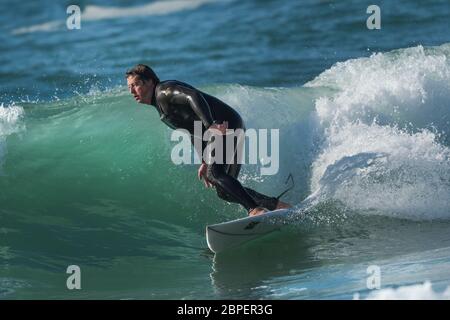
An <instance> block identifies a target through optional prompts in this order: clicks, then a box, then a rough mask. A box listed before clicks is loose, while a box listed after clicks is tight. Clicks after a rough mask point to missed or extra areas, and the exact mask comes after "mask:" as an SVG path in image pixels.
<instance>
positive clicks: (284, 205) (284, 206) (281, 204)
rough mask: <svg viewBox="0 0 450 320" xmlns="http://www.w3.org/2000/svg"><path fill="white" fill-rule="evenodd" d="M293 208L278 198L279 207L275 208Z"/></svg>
mask: <svg viewBox="0 0 450 320" xmlns="http://www.w3.org/2000/svg"><path fill="white" fill-rule="evenodd" d="M289 208H292V206H291V205H290V204H289V203H286V202H283V201H281V200H278V204H277V207H276V208H275V210H278V209H289Z"/></svg>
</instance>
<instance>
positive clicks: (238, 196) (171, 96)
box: [152, 80, 278, 211]
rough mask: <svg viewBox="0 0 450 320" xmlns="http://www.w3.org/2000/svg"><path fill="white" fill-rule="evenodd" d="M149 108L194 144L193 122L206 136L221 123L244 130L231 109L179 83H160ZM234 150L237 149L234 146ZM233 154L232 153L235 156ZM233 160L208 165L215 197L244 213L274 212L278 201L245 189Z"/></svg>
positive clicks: (237, 165) (229, 127) (208, 176)
mask: <svg viewBox="0 0 450 320" xmlns="http://www.w3.org/2000/svg"><path fill="white" fill-rule="evenodd" d="M152 105H154V106H155V107H156V109H157V110H158V112H159V114H160V117H161V120H162V121H163V122H164V123H165V124H167V125H168V126H169V127H171V128H173V129H186V130H187V131H189V133H190V134H191V140H192V142H193V143H194V140H195V139H198V137H194V121H201V122H202V132H205V131H206V130H207V129H208V128H209V127H210V126H211V125H212V124H213V123H223V122H224V121H227V122H228V129H244V130H245V127H244V122H243V120H242V118H241V117H240V115H239V114H238V113H237V112H236V111H235V110H234V109H233V108H231V107H230V106H228V105H227V104H225V103H224V102H222V101H220V100H219V99H217V98H215V97H213V96H210V95H208V94H206V93H204V92H201V91H199V90H197V89H195V88H194V87H192V86H190V85H188V84H186V83H183V82H180V81H175V80H168V81H163V82H159V83H158V84H157V85H156V88H155V92H154V94H153V100H152ZM200 139H201V137H200ZM206 145H207V142H205V141H203V140H202V150H201V151H202V153H200V155H202V154H203V149H204V148H205V147H206ZM223 145H224V146H225V145H226V144H225V143H224V144H223ZM236 147H238V145H237V144H236V145H235V148H236ZM224 149H225V148H224ZM224 154H225V150H224ZM236 154H237V153H236V149H235V150H234V156H236ZM227 156H228V155H227ZM234 159H235V161H234V162H233V163H231V164H227V163H225V162H226V161H224V164H219V163H213V164H209V165H207V178H208V180H210V181H211V183H212V184H213V185H214V186H215V188H216V191H217V195H218V196H219V197H220V198H222V199H224V200H226V201H229V202H235V203H239V204H241V205H242V206H244V207H245V208H246V209H247V211H250V210H251V209H253V208H255V207H265V208H267V209H269V210H274V209H275V208H276V206H277V204H278V199H277V198H274V197H268V196H265V195H263V194H261V193H258V192H256V191H254V190H252V189H249V188H244V187H243V186H242V185H241V183H240V182H239V181H238V180H237V177H238V175H239V171H240V169H241V165H240V164H239V163H238V161H237V158H234Z"/></svg>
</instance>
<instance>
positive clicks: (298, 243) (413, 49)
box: [0, 0, 450, 299]
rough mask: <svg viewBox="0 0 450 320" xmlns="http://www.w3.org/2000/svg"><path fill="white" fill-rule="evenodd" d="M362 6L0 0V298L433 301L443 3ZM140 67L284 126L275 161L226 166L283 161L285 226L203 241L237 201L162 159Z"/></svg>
mask: <svg viewBox="0 0 450 320" xmlns="http://www.w3.org/2000/svg"><path fill="white" fill-rule="evenodd" d="M372 2H373V1H356V0H355V1H319V0H314V1H313V0H309V1H307V0H306V1H293V0H292V1H281V0H247V1H232V0H224V1H220V0H216V1H214V0H183V1H175V0H172V1H161V0H159V1H119V0H116V1H100V0H99V1H79V3H78V5H79V6H80V7H81V11H82V16H81V29H79V30H68V29H67V27H66V18H67V17H68V15H67V14H66V8H67V6H69V5H70V4H73V3H72V2H70V1H50V0H48V1H33V2H30V1H28V2H15V1H12V0H1V1H0V23H1V24H0V25H1V29H2V32H1V33H0V43H1V47H0V62H1V63H0V299H78V298H81V299H357V298H358V299H366V298H368V299H395V298H401V299H405V298H418V299H449V297H450V295H449V290H450V103H449V101H450V38H449V35H448V31H449V27H450V25H449V21H450V20H449V17H450V3H449V2H448V1H446V0H442V1H439V0H436V1H395V2H394V1H378V2H377V4H378V5H379V7H380V9H381V29H380V30H368V29H367V27H366V19H367V18H368V16H369V14H367V13H366V9H367V7H368V6H369V5H371V4H373V3H372ZM136 63H146V64H149V65H151V66H152V67H154V69H155V70H156V72H157V73H158V74H159V75H160V77H161V78H162V79H179V80H182V81H185V82H188V83H191V84H193V85H195V86H197V87H199V88H201V89H202V90H204V91H206V92H208V93H210V94H213V95H215V96H217V97H219V98H221V99H223V100H224V101H225V102H227V103H229V104H230V105H231V106H233V107H234V108H235V109H236V110H237V111H238V112H239V113H240V114H241V115H242V116H243V118H244V120H245V122H246V124H247V127H248V128H268V129H271V128H275V129H280V169H279V172H278V173H277V174H276V175H272V176H261V175H260V170H259V169H260V165H244V166H243V169H242V176H241V178H240V179H241V181H242V182H243V183H244V184H245V185H247V186H250V187H252V188H254V189H256V190H258V191H260V192H264V193H268V194H274V195H275V194H278V193H280V192H281V191H282V190H283V189H284V188H285V184H284V183H285V179H286V177H287V176H288V175H289V173H292V175H293V177H294V180H295V182H296V184H295V188H294V189H293V190H291V191H290V192H289V193H287V194H286V196H285V197H284V199H285V201H288V202H290V203H292V204H295V207H294V210H295V211H296V212H298V219H295V221H292V222H291V223H290V224H289V225H288V226H287V227H286V228H284V229H282V230H281V231H280V232H276V233H273V234H271V235H269V236H267V237H265V238H263V239H260V240H258V241H254V242H251V243H248V244H247V245H244V246H242V247H240V248H237V249H235V250H232V251H231V252H227V253H224V254H218V255H214V254H212V253H211V252H210V251H209V250H208V249H207V245H206V239H205V234H204V230H205V226H206V225H208V224H212V223H218V222H222V221H226V220H231V219H235V218H239V217H243V216H245V212H244V210H243V209H242V208H240V207H239V206H238V205H236V204H229V203H226V202H224V201H222V200H220V199H219V198H217V196H216V195H215V192H214V191H213V190H211V189H205V188H204V186H203V184H202V183H200V182H199V181H198V180H197V178H196V172H197V165H182V166H177V165H174V164H173V163H172V161H171V159H170V154H171V150H172V148H173V146H174V143H173V142H171V141H170V135H171V130H170V129H169V128H167V127H166V126H165V125H164V124H163V123H162V122H161V121H160V120H159V118H158V116H157V113H156V111H155V110H154V109H153V108H151V107H149V106H144V105H138V104H136V103H135V102H134V100H133V99H132V97H131V96H130V95H129V94H128V93H127V90H126V83H125V79H124V72H125V70H126V69H127V68H130V67H131V66H133V65H134V64H136ZM305 199H308V200H307V201H308V203H309V205H308V207H307V209H306V210H300V208H304V206H303V204H304V202H303V201H305ZM70 265H77V266H79V267H80V269H81V290H68V288H67V286H66V280H67V278H68V277H69V276H70V275H69V274H67V273H66V270H67V268H68V266H70ZM373 270H375V271H373ZM374 276H379V277H376V279H375V278H374ZM374 279H375V281H374ZM374 287H377V288H378V289H376V288H375V289H374Z"/></svg>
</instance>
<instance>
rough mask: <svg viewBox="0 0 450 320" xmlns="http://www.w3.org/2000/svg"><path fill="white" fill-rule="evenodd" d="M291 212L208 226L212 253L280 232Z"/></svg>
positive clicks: (207, 233)
mask: <svg viewBox="0 0 450 320" xmlns="http://www.w3.org/2000/svg"><path fill="white" fill-rule="evenodd" d="M291 212H292V211H290V210H289V209H279V210H274V211H269V212H266V213H264V214H261V215H258V216H252V217H245V218H241V219H236V220H232V221H227V222H222V223H219V224H213V225H208V226H206V242H207V243H208V247H209V249H210V250H211V251H212V252H214V253H219V252H223V251H225V250H228V249H231V248H234V247H236V246H239V245H241V244H243V243H245V242H248V241H250V240H255V239H257V238H261V237H263V236H265V235H267V234H269V233H271V232H274V231H276V230H279V229H280V228H281V227H282V226H284V225H286V220H287V218H288V216H289V214H290V213H291Z"/></svg>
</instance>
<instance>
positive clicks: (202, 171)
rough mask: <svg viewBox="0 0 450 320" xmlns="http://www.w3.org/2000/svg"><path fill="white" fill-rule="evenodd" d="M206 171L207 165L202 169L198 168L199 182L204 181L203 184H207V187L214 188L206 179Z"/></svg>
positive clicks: (203, 164)
mask: <svg viewBox="0 0 450 320" xmlns="http://www.w3.org/2000/svg"><path fill="white" fill-rule="evenodd" d="M206 169H207V165H206V163H202V164H201V166H200V168H198V172H197V176H198V179H199V180H202V179H203V183H204V184H205V187H207V188H212V187H213V184H212V183H211V181H209V180H208V178H207V177H206Z"/></svg>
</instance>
